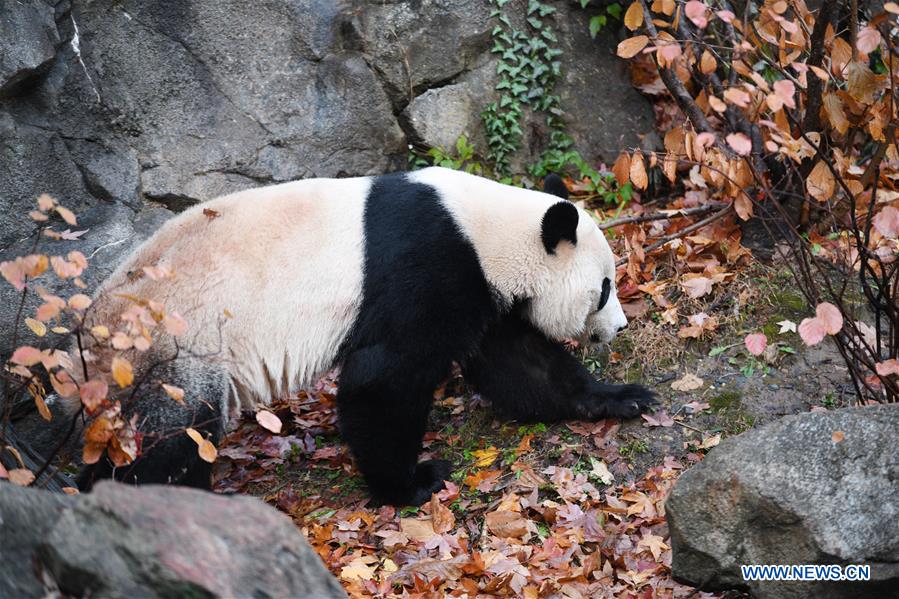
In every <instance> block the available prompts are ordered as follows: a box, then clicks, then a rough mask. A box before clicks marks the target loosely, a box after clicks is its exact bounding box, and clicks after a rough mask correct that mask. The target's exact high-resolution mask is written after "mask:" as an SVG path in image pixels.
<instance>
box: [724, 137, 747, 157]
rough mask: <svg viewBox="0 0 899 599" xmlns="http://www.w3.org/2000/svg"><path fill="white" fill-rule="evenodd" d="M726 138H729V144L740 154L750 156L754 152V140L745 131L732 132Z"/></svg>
mask: <svg viewBox="0 0 899 599" xmlns="http://www.w3.org/2000/svg"><path fill="white" fill-rule="evenodd" d="M725 139H727V145H729V146H730V147H731V148H733V149H734V152H736V153H737V154H739V155H740V156H749V154H750V153H751V152H752V140H750V139H749V138H748V137H747V136H746V135H744V134H743V133H731V134H730V135H728V136H727V137H726V138H725Z"/></svg>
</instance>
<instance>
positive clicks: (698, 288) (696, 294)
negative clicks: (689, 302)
mask: <svg viewBox="0 0 899 599" xmlns="http://www.w3.org/2000/svg"><path fill="white" fill-rule="evenodd" d="M680 284H681V287H683V288H684V291H686V292H687V295H689V296H690V297H691V298H693V299H697V298H700V297H702V296H703V295H706V294H707V293H709V292H710V291H711V290H712V280H711V279H709V278H708V277H702V276H690V275H684V278H683V279H681V283H680Z"/></svg>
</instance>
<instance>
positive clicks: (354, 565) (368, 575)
mask: <svg viewBox="0 0 899 599" xmlns="http://www.w3.org/2000/svg"><path fill="white" fill-rule="evenodd" d="M372 562H377V558H376V557H375V556H373V555H368V556H363V557H357V558H356V559H354V560H353V561H351V562H350V563H349V564H347V565H346V566H344V567H343V568H341V570H340V577H341V578H342V579H343V580H348V581H349V580H371V579H372V578H374V576H375V568H373V567H372V566H370V565H369V564H371V563H372Z"/></svg>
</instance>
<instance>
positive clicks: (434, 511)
mask: <svg viewBox="0 0 899 599" xmlns="http://www.w3.org/2000/svg"><path fill="white" fill-rule="evenodd" d="M431 524H432V525H433V528H434V532H436V533H438V534H440V533H444V532H449V531H451V530H452V529H453V527H454V526H455V525H456V518H455V517H454V516H453V512H452V510H450V509H449V508H448V507H446V506H444V505H443V504H442V503H440V500H439V499H438V498H437V494H436V493H434V494H433V495H431Z"/></svg>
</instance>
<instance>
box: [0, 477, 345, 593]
mask: <svg viewBox="0 0 899 599" xmlns="http://www.w3.org/2000/svg"><path fill="white" fill-rule="evenodd" d="M0 560H2V562H0V563H2V564H3V566H2V567H0V596H2V597H35V596H43V595H45V594H46V592H47V590H55V589H58V590H59V591H61V592H62V593H63V594H65V595H66V596H76V597H86V596H90V597H176V596H177V597H181V596H191V597H299V598H309V599H312V598H316V599H317V598H329V597H346V593H345V592H344V591H343V589H342V588H341V586H340V584H339V583H338V582H337V580H336V579H335V578H334V577H333V576H331V574H330V573H329V572H328V571H327V570H326V569H325V567H324V565H322V563H321V561H320V560H319V558H318V556H317V555H316V554H315V552H313V551H312V549H311V548H310V547H309V544H308V543H307V542H306V539H304V538H303V536H302V535H301V534H300V533H299V531H298V530H297V529H296V527H295V526H294V525H293V523H292V522H291V521H290V520H289V519H288V518H287V517H286V516H284V515H283V514H281V513H279V512H278V511H276V510H275V509H273V508H271V507H269V506H267V505H265V504H264V503H263V502H261V501H259V500H258V499H255V498H251V497H241V496H228V497H226V496H221V495H215V494H212V493H204V492H202V491H196V490H193V489H185V488H178V487H162V486H146V487H140V488H137V487H129V486H126V485H120V484H118V483H110V482H104V483H100V484H99V485H98V486H97V487H95V490H94V492H92V493H90V494H89V495H83V496H75V497H70V496H65V495H58V494H52V493H49V492H46V491H41V490H37V489H22V488H19V487H14V486H12V485H10V484H2V485H0Z"/></svg>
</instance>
